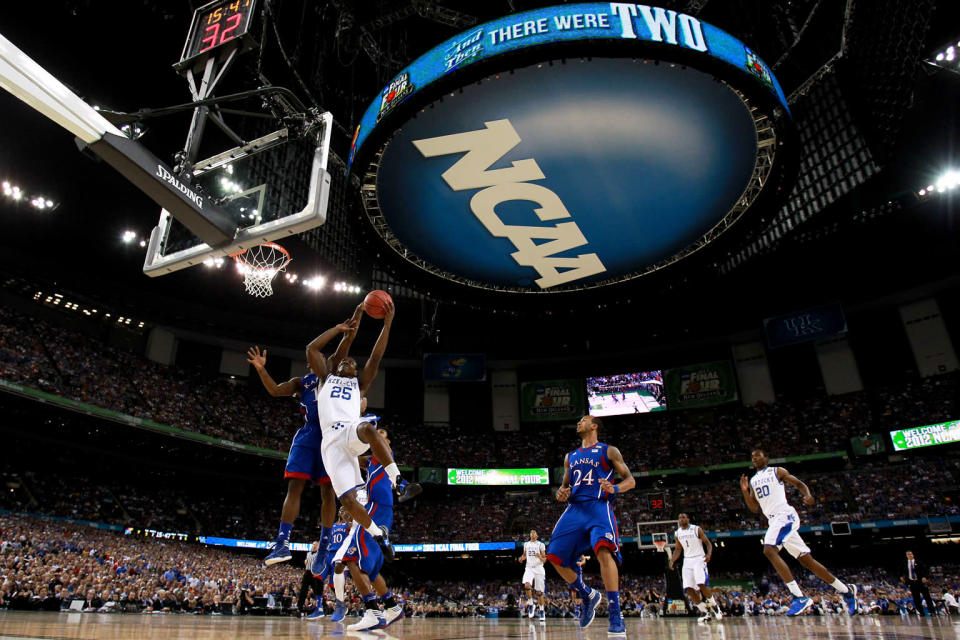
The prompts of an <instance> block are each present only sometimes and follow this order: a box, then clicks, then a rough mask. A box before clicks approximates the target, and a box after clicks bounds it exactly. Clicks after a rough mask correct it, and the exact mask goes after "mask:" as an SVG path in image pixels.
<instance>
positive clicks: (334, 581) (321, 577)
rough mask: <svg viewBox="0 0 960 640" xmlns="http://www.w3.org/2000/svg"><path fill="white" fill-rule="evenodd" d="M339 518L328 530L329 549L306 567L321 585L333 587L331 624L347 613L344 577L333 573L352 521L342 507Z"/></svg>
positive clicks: (341, 618)
mask: <svg viewBox="0 0 960 640" xmlns="http://www.w3.org/2000/svg"><path fill="white" fill-rule="evenodd" d="M339 518H340V519H339V520H338V521H337V522H336V524H334V525H333V526H332V527H331V528H330V544H329V547H328V548H327V549H326V551H321V552H320V553H318V554H317V555H316V556H314V563H313V565H312V566H311V567H308V568H309V569H310V571H311V573H313V577H314V578H316V579H317V580H318V581H319V582H320V583H321V584H323V585H326V584H330V585H332V586H333V589H334V593H335V594H336V598H337V604H336V606H335V607H334V610H333V615H332V616H331V618H330V619H331V620H332V621H333V622H339V621H341V620H343V616H344V615H346V613H347V607H346V604H345V603H344V590H345V583H346V576H344V575H342V573H341V574H340V575H337V574H335V573H334V556H335V555H336V554H337V551H339V550H340V547H341V546H343V543H344V542H345V541H346V539H347V536H348V535H349V533H350V523H351V522H352V520H351V519H350V514H349V513H348V512H347V510H346V509H344V508H343V507H340V512H339ZM321 549H322V547H321ZM308 617H309V616H308ZM318 617H319V616H318Z"/></svg>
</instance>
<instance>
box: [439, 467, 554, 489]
mask: <svg viewBox="0 0 960 640" xmlns="http://www.w3.org/2000/svg"><path fill="white" fill-rule="evenodd" d="M447 484H456V485H466V486H509V487H516V486H528V485H540V484H550V472H549V471H548V470H547V469H545V468H544V469H447Z"/></svg>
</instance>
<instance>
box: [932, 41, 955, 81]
mask: <svg viewBox="0 0 960 640" xmlns="http://www.w3.org/2000/svg"><path fill="white" fill-rule="evenodd" d="M925 62H926V63H927V64H931V65H933V66H935V67H939V68H941V69H946V70H947V71H952V72H953V73H960V39H957V40H956V41H954V42H950V43H949V44H947V45H944V46H943V47H940V48H939V49H938V50H937V52H936V53H934V54H933V55H932V56H931V57H929V58H927V59H926V60H925Z"/></svg>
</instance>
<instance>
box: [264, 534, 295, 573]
mask: <svg viewBox="0 0 960 640" xmlns="http://www.w3.org/2000/svg"><path fill="white" fill-rule="evenodd" d="M292 557H293V554H292V553H290V545H289V544H287V543H286V542H280V541H279V540H278V541H277V542H274V543H273V550H272V551H271V552H270V553H268V554H267V557H266V558H264V559H263V564H265V565H267V566H268V567H269V566H271V565H274V564H278V563H280V562H287V561H288V560H289V559H290V558H292Z"/></svg>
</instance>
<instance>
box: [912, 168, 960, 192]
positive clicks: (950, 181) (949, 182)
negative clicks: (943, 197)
mask: <svg viewBox="0 0 960 640" xmlns="http://www.w3.org/2000/svg"><path fill="white" fill-rule="evenodd" d="M957 187H960V171H956V170H953V169H951V170H948V171H945V172H944V173H943V174H942V175H941V176H940V177H939V178H937V181H936V182H935V183H934V184H928V185H927V186H926V187H924V188H922V189H920V190H919V191H917V195H918V196H920V197H921V198H925V197H927V196H932V195H933V194H935V193H946V192H948V191H953V190H954V189H956V188H957Z"/></svg>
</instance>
